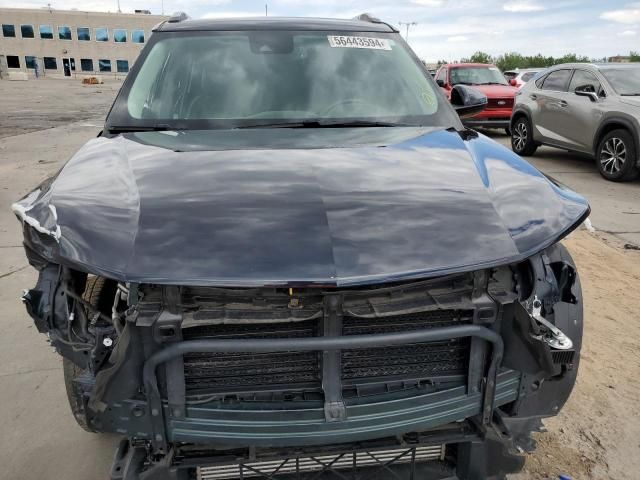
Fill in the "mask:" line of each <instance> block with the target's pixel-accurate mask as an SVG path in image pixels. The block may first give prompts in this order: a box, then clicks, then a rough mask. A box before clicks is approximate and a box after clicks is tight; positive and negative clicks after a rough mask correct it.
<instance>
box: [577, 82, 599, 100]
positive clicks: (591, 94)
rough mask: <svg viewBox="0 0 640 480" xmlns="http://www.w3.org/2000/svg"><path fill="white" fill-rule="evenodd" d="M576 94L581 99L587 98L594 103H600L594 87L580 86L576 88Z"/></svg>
mask: <svg viewBox="0 0 640 480" xmlns="http://www.w3.org/2000/svg"><path fill="white" fill-rule="evenodd" d="M574 93H575V94H576V95H578V96H579V97H587V98H589V99H590V100H591V101H592V102H597V101H598V94H597V93H596V89H595V88H594V87H593V85H580V86H578V87H576V89H575V90H574Z"/></svg>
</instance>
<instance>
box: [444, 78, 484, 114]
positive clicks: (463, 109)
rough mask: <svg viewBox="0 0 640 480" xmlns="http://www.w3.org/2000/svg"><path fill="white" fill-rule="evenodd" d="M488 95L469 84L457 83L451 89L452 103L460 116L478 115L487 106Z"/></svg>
mask: <svg viewBox="0 0 640 480" xmlns="http://www.w3.org/2000/svg"><path fill="white" fill-rule="evenodd" d="M487 103H488V100H487V96H486V95H485V94H483V93H482V92H480V91H478V90H476V89H475V88H471V87H469V86H467V85H456V86H455V87H453V90H452V91H451V105H453V108H455V110H456V113H457V114H458V115H459V116H460V118H467V117H472V116H474V115H477V114H478V113H480V112H481V111H483V110H484V109H485V108H486V107H487Z"/></svg>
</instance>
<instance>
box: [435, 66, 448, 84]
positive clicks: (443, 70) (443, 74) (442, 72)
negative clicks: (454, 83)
mask: <svg viewBox="0 0 640 480" xmlns="http://www.w3.org/2000/svg"><path fill="white" fill-rule="evenodd" d="M437 80H442V81H443V82H444V83H445V84H446V83H447V69H446V68H441V69H440V71H439V72H438V76H437V77H436V81H437Z"/></svg>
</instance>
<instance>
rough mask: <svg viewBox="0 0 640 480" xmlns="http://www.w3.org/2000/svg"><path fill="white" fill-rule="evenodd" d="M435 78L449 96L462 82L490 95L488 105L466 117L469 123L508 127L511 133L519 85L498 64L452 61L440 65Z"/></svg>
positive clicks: (479, 125)
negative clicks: (477, 112) (506, 77)
mask: <svg viewBox="0 0 640 480" xmlns="http://www.w3.org/2000/svg"><path fill="white" fill-rule="evenodd" d="M435 78H436V82H437V83H438V85H439V86H440V87H441V88H442V89H443V90H444V92H445V94H446V95H447V98H449V97H450V96H451V89H452V88H453V86H454V85H458V84H462V85H471V86H473V88H476V89H477V90H479V91H481V92H482V93H484V94H485V95H486V96H487V100H488V104H487V108H486V109H485V110H483V111H482V112H480V113H479V114H478V115H476V116H474V117H470V118H467V119H465V120H464V123H465V125H467V126H469V127H484V128H504V129H505V130H506V131H507V133H509V122H510V119H511V110H513V99H514V96H515V94H516V92H517V91H518V89H517V88H516V87H512V86H511V85H509V84H508V83H507V81H506V80H505V78H504V75H502V72H501V71H500V69H499V68H498V67H496V66H495V65H490V64H485V63H448V64H446V65H442V66H441V67H440V69H439V70H438V72H437V73H436V77H435Z"/></svg>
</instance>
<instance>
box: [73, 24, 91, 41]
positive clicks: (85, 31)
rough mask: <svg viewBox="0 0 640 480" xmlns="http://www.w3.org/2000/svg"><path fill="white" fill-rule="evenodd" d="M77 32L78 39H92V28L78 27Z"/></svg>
mask: <svg viewBox="0 0 640 480" xmlns="http://www.w3.org/2000/svg"><path fill="white" fill-rule="evenodd" d="M76 33H77V35H78V40H82V41H84V42H88V41H89V40H91V30H90V29H89V28H87V27H78V28H77V29H76Z"/></svg>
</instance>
